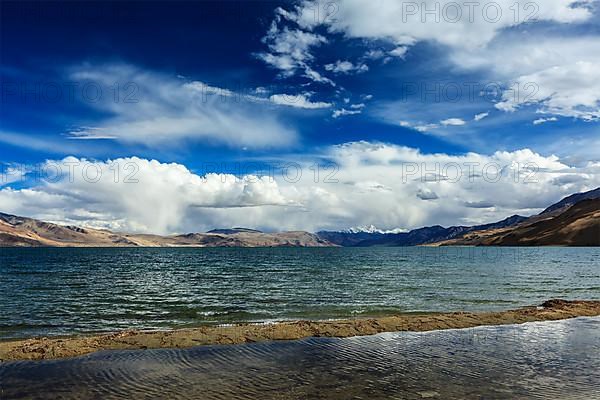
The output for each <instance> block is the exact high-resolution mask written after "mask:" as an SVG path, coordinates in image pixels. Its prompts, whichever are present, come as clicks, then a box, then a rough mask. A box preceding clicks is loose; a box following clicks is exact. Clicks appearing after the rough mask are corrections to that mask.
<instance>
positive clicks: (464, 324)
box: [0, 300, 600, 362]
mask: <svg viewBox="0 0 600 400" xmlns="http://www.w3.org/2000/svg"><path fill="white" fill-rule="evenodd" d="M595 316H600V301H585V300H576V301H567V300H549V301H546V302H544V303H543V304H542V305H540V306H530V307H523V308H519V309H514V310H507V311H498V312H461V311H458V312H451V313H418V314H401V315H394V316H387V317H377V318H356V319H344V320H330V321H302V320H299V321H289V322H277V323H272V324H258V325H257V324H237V325H229V326H203V327H198V328H186V329H176V330H165V331H135V330H127V331H121V332H116V333H110V334H101V335H90V336H75V337H60V338H59V337H56V338H46V337H43V338H32V339H18V340H9V341H2V342H0V362H7V361H17V360H51V359H59V358H67V357H76V356H81V355H85V354H89V353H93V352H96V351H101V350H143V349H160V348H189V347H194V346H201V345H227V344H242V343H252V342H262V341H275V340H297V339H304V338H308V337H335V338H347V337H352V336H368V335H375V334H378V333H384V332H400V331H412V332H426V331H434V330H446V329H464V328H474V327H478V326H485V325H509V324H522V323H526V322H537V321H556V320H562V319H569V318H576V317H595Z"/></svg>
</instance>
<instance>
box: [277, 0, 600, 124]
mask: <svg viewBox="0 0 600 400" xmlns="http://www.w3.org/2000/svg"><path fill="white" fill-rule="evenodd" d="M597 4H598V1H597V0H583V1H579V0H556V1H548V2H539V3H536V2H530V3H515V2H514V1H513V0H499V1H495V2H485V3H457V2H453V1H451V0H444V1H441V2H440V1H434V0H427V1H423V2H418V3H411V2H394V1H385V2H365V1H362V0H342V1H340V2H339V3H336V5H337V7H336V9H335V15H333V16H331V18H318V17H315V10H319V9H320V5H321V4H320V3H319V2H317V1H304V2H302V3H301V4H300V5H298V6H296V7H295V8H294V9H293V10H291V11H289V12H286V14H285V18H286V20H288V21H294V23H297V24H298V25H299V26H300V27H301V28H302V29H304V30H307V31H310V30H314V29H315V27H317V26H325V27H327V29H328V30H329V32H331V33H342V34H343V35H344V37H346V38H360V39H367V40H372V41H378V40H379V41H384V42H387V43H388V44H392V45H394V46H396V47H395V48H394V49H393V50H391V51H387V50H386V51H384V50H382V49H370V50H368V51H367V52H366V53H365V54H364V55H363V57H362V58H363V59H380V58H383V59H384V62H387V61H389V60H390V57H391V56H397V57H401V58H404V57H405V56H406V54H407V52H408V51H410V47H411V46H413V45H414V44H416V43H419V42H434V43H437V44H441V45H444V46H446V47H447V49H448V56H449V59H450V60H451V61H452V62H454V63H455V64H456V65H457V66H459V67H460V68H465V69H473V70H479V69H482V68H483V69H485V70H486V71H487V72H488V74H489V79H490V80H492V79H493V80H495V81H496V82H497V83H499V84H501V85H502V86H504V85H506V84H510V85H511V89H509V90H508V91H506V92H504V97H505V98H504V99H503V101H501V102H500V103H499V104H498V105H497V108H498V109H500V110H504V111H515V110H517V109H518V108H519V107H521V106H523V105H526V104H527V105H536V106H539V111H541V112H544V113H548V114H555V115H561V116H569V117H575V118H580V119H583V120H587V121H594V120H598V119H599V117H600V99H599V95H598V93H600V90H598V89H599V87H598V82H600V79H598V71H600V61H599V58H600V48H599V47H600V38H599V37H598V35H593V34H591V35H590V34H587V35H577V36H574V35H569V36H562V37H561V36H557V32H560V31H559V30H558V29H555V30H553V31H549V32H550V34H548V31H546V30H537V27H538V26H542V25H541V23H551V24H554V26H555V27H560V28H565V29H567V32H568V28H569V26H573V25H575V24H580V23H585V22H588V21H590V20H591V19H592V17H593V16H594V14H593V10H594V6H596V5H597ZM526 24H528V25H527V26H528V27H532V29H527V30H525V29H523V30H520V31H517V30H516V29H510V28H515V27H524V26H526ZM588 32H589V31H588ZM530 82H534V83H535V84H537V85H538V86H539V91H538V92H537V93H535V94H534V95H531V93H530V91H529V90H528V89H527V88H526V87H523V85H527V84H528V83H530ZM515 89H516V90H517V91H518V93H519V94H518V95H517V97H516V99H514V93H515Z"/></svg>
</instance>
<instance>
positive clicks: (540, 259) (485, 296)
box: [0, 247, 600, 339]
mask: <svg viewBox="0 0 600 400" xmlns="http://www.w3.org/2000/svg"><path fill="white" fill-rule="evenodd" d="M557 297H559V298H566V299H600V248H456V247H453V248H421V247H417V248H316V249H315V248H312V249H311V248H308V249H301V248H274V249H256V248H254V249H227V248H217V249H209V248H200V249H198V248H196V249H189V248H188V249H182V248H177V249H156V248H155V249H149V248H146V249H136V248H126V249H115V248H111V249H56V248H54V249H52V248H50V249H47V248H45V249H6V248H0V339H1V338H5V339H6V338H18V337H31V336H34V335H64V334H73V333H80V332H100V331H115V330H119V329H130V328H137V329H141V328H172V327H184V326H197V325H201V324H215V323H232V322H241V321H253V322H256V321H267V320H281V319H299V318H305V319H327V318H348V317H353V316H364V315H373V316H376V315H383V314H391V313H402V312H410V311H456V310H469V311H484V310H504V309H508V308H514V307H519V306H525V305H533V304H539V303H541V302H543V301H545V300H548V299H550V298H557Z"/></svg>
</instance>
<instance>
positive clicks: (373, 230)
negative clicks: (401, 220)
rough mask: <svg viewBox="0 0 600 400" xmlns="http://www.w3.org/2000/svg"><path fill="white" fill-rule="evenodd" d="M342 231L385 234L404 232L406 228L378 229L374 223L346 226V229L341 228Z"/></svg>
mask: <svg viewBox="0 0 600 400" xmlns="http://www.w3.org/2000/svg"><path fill="white" fill-rule="evenodd" d="M342 232H344V233H381V234H386V233H402V232H406V229H402V228H395V229H391V230H382V229H378V228H377V227H376V226H375V225H368V226H367V225H365V226H358V227H353V228H348V229H345V230H343V231H342Z"/></svg>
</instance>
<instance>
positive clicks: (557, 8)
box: [288, 0, 592, 49]
mask: <svg viewBox="0 0 600 400" xmlns="http://www.w3.org/2000/svg"><path fill="white" fill-rule="evenodd" d="M589 3H591V1H586V0H584V1H577V0H555V1H552V2H543V3H536V4H534V6H535V5H537V6H538V9H537V10H531V9H530V8H528V9H527V10H521V12H520V13H519V15H516V14H515V12H514V11H513V10H514V1H512V0H498V1H495V2H486V3H484V4H480V3H476V5H474V4H475V3H470V4H471V6H470V5H467V4H463V3H457V2H453V1H451V0H444V1H441V2H440V1H434V0H427V1H423V2H419V3H410V2H396V1H384V2H365V1H362V0H343V1H340V2H339V4H338V7H337V8H336V13H335V15H334V16H333V17H332V18H322V19H319V18H314V15H315V9H319V5H320V3H318V2H316V1H305V2H303V3H302V4H301V5H300V6H298V7H296V10H295V11H294V12H293V13H290V14H289V15H288V19H292V20H294V21H296V22H297V23H299V24H300V26H302V27H303V28H305V29H310V28H314V27H315V26H317V25H327V26H328V27H329V29H330V30H331V31H334V32H343V33H344V34H345V35H347V36H348V37H354V38H364V39H390V40H392V41H393V42H394V43H396V44H397V45H412V44H414V43H416V42H418V41H435V42H438V43H441V44H444V45H448V46H451V47H454V48H465V49H476V48H481V47H483V46H485V45H486V44H488V43H489V42H490V41H492V40H493V39H494V38H495V37H496V35H497V34H498V33H499V32H501V31H502V30H503V29H505V28H508V27H512V26H517V25H521V24H523V23H525V22H529V21H530V19H528V18H527V17H528V16H530V15H531V12H532V11H535V20H536V21H552V22H558V23H574V22H581V21H585V20H587V19H589V18H590V17H591V15H592V14H591V12H590V10H589V8H588V7H587V5H588V4H589ZM520 6H521V7H525V5H520ZM511 7H512V8H511ZM429 10H434V11H433V12H428V11H429Z"/></svg>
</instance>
